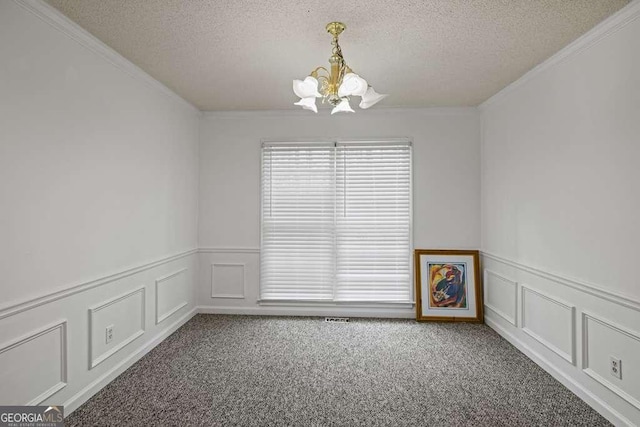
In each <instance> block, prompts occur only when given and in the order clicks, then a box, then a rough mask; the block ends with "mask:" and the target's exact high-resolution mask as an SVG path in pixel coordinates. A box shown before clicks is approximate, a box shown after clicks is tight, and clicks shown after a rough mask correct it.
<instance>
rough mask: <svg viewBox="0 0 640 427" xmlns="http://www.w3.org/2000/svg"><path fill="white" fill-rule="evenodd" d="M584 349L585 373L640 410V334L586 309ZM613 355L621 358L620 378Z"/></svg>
mask: <svg viewBox="0 0 640 427" xmlns="http://www.w3.org/2000/svg"><path fill="white" fill-rule="evenodd" d="M582 350H583V355H582V369H583V370H584V372H585V373H586V374H587V375H589V376H590V377H591V378H593V379H594V380H596V381H598V382H599V383H600V384H602V385H603V386H605V387H607V388H608V389H609V390H611V391H613V392H614V393H615V394H617V395H618V396H620V397H621V398H623V399H624V400H626V401H627V402H629V403H630V404H632V405H633V406H635V407H636V408H637V409H639V410H640V369H638V368H639V367H640V333H639V332H637V331H632V330H629V329H627V328H624V327H622V326H619V325H616V324H614V323H612V322H610V321H606V320H604V319H601V318H599V317H597V316H595V315H593V314H590V313H587V312H583V313H582ZM612 357H613V358H615V359H618V360H621V364H620V367H619V369H620V373H621V377H620V378H617V377H616V376H614V375H613V374H612V373H611V371H610V364H611V358H612Z"/></svg>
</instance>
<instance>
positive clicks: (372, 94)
mask: <svg viewBox="0 0 640 427" xmlns="http://www.w3.org/2000/svg"><path fill="white" fill-rule="evenodd" d="M387 96H389V95H385V94H381V93H377V92H376V91H375V90H374V89H373V88H372V87H371V86H369V87H368V88H367V91H366V92H365V94H364V95H362V100H361V101H360V105H359V107H360V108H362V109H363V110H366V109H367V108H369V107H373V106H374V105H375V104H377V103H378V102H380V101H382V100H383V99H385V98H386V97H387Z"/></svg>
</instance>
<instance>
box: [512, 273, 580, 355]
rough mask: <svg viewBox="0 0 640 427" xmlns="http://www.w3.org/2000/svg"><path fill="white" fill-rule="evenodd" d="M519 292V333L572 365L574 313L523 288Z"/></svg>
mask: <svg viewBox="0 0 640 427" xmlns="http://www.w3.org/2000/svg"><path fill="white" fill-rule="evenodd" d="M521 289H522V323H521V325H522V331H523V332H525V333H526V334H527V335H529V336H530V337H532V338H533V339H535V340H536V341H538V342H540V343H541V344H543V345H544V346H546V347H547V348H549V349H550V350H552V351H553V352H555V353H556V354H558V355H559V356H560V357H562V358H563V359H565V360H566V361H567V362H569V363H571V364H572V365H573V364H575V340H576V337H575V310H576V308H575V307H574V306H573V305H570V304H568V303H564V302H562V301H560V300H558V299H555V298H552V297H551V296H548V295H544V294H543V293H541V292H539V291H537V290H535V289H532V288H530V287H528V286H526V285H524V284H523V285H522V286H521Z"/></svg>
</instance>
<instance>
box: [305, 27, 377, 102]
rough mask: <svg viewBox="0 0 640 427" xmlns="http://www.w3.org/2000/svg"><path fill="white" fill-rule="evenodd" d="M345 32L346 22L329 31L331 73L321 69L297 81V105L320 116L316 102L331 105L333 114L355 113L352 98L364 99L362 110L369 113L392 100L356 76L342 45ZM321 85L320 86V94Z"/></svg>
mask: <svg viewBox="0 0 640 427" xmlns="http://www.w3.org/2000/svg"><path fill="white" fill-rule="evenodd" d="M345 28H346V26H345V25H344V24H343V23H342V22H331V23H329V24H327V31H328V32H329V33H330V34H331V35H332V36H333V41H332V42H331V45H332V46H333V49H332V51H331V52H332V54H331V57H329V64H330V70H327V69H326V68H325V67H318V68H316V69H315V70H313V71H312V72H311V74H310V75H309V76H307V78H305V79H304V80H294V81H293V91H294V92H295V94H296V95H297V96H299V97H300V101H298V102H296V103H294V104H293V105H299V106H301V107H302V108H304V109H305V110H311V111H313V112H314V113H317V112H318V107H317V106H316V98H322V102H323V103H324V102H328V103H329V104H331V105H333V110H331V114H335V113H340V112H345V113H353V112H354V111H353V109H351V106H350V105H349V100H350V98H351V97H352V96H359V97H361V100H360V104H359V106H360V108H362V109H367V108H369V107H371V106H373V105H375V104H377V103H378V102H379V101H381V100H382V99H384V98H386V97H387V96H389V95H385V94H380V93H376V91H375V90H373V88H372V87H371V86H369V84H368V83H367V81H366V80H365V79H363V78H362V77H360V76H359V75H357V74H355V73H354V72H353V70H351V68H349V66H348V65H347V63H346V62H345V60H344V57H343V56H342V49H340V44H339V43H338V36H340V33H342V32H343V31H344V30H345ZM318 85H320V89H319V90H318Z"/></svg>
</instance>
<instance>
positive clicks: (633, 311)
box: [482, 252, 640, 426]
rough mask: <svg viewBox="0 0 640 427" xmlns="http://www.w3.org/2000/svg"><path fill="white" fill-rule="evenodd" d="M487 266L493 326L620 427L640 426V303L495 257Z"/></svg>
mask: <svg viewBox="0 0 640 427" xmlns="http://www.w3.org/2000/svg"><path fill="white" fill-rule="evenodd" d="M482 266H483V269H484V272H485V283H484V285H485V305H486V306H487V308H488V310H487V311H486V312H485V322H486V324H487V325H489V326H490V327H491V328H493V329H494V330H495V331H496V332H498V333H499V334H500V335H502V337H504V338H505V339H506V340H508V341H509V342H511V343H512V344H513V345H514V346H516V347H517V348H519V349H520V350H521V351H522V352H523V353H525V354H526V355H527V356H529V357H530V358H531V359H532V360H533V361H535V362H536V363H537V364H538V365H539V366H541V367H542V368H543V369H545V370H546V371H547V372H548V373H549V374H551V375H552V376H553V377H554V378H556V379H557V380H558V381H560V382H561V383H562V384H564V385H565V386H566V387H567V388H568V389H569V390H571V391H572V392H574V393H575V394H576V395H578V396H579V397H580V398H582V399H583V400H584V401H585V402H587V403H588V404H589V405H590V406H592V407H593V408H594V409H595V410H597V411H598V412H600V414H602V415H603V416H604V417H605V418H607V419H608V420H609V421H611V422H612V423H613V424H614V425H616V426H640V304H639V302H638V301H637V300H634V299H633V298H628V297H624V296H622V295H612V294H609V293H608V292H606V288H605V287H600V286H598V285H595V284H592V283H583V282H580V281H579V280H577V279H573V278H567V277H562V276H559V275H557V274H554V273H553V272H548V271H543V270H541V269H540V268H536V267H533V266H529V265H524V264H522V263H521V262H517V261H514V260H509V259H506V258H503V257H500V256H497V255H493V254H490V253H487V252H482ZM518 284H519V285H518ZM516 288H519V289H520V290H519V292H515V289H516ZM512 298H513V299H512ZM514 303H515V305H516V306H517V307H518V310H517V311H515V310H513V309H512V305H513V304H514ZM510 310H511V311H510ZM518 315H519V316H520V317H519V318H518ZM611 358H614V359H616V360H621V373H622V377H621V378H620V379H619V378H616V377H615V376H613V375H612V374H611V371H610V366H611Z"/></svg>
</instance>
